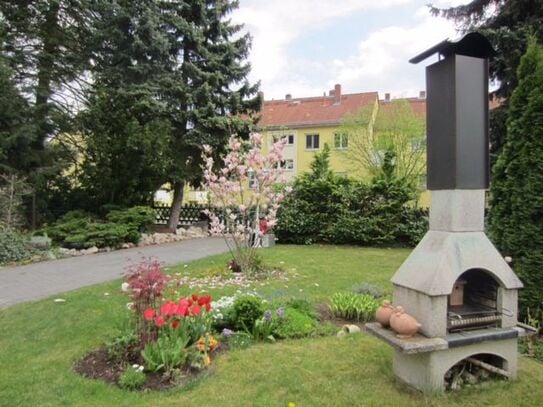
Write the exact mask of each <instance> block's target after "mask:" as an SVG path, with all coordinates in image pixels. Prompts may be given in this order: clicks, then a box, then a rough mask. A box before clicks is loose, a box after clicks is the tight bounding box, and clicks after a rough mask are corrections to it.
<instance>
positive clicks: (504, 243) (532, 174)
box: [488, 38, 543, 313]
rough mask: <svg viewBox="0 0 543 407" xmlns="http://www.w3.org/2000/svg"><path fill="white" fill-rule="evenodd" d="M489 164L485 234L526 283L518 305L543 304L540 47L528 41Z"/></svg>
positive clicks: (538, 306)
mask: <svg viewBox="0 0 543 407" xmlns="http://www.w3.org/2000/svg"><path fill="white" fill-rule="evenodd" d="M517 79H518V86H517V88H516V89H515V91H514V92H513V94H512V96H511V104H510V110H509V117H508V120H507V135H506V140H505V144H504V147H503V152H502V154H501V156H500V157H499V159H498V161H497V163H496V165H495V166H494V168H493V173H494V177H493V180H492V184H491V200H490V205H491V206H490V213H489V225H488V229H489V234H490V237H491V238H492V240H493V241H494V243H495V244H496V245H497V246H498V248H499V249H500V250H501V251H502V253H503V254H504V255H509V256H511V257H512V258H513V268H514V270H515V272H516V273H517V274H518V275H519V277H520V279H521V280H522V282H523V283H524V286H525V287H524V289H523V290H522V291H521V296H520V305H521V309H522V311H523V312H524V313H525V312H526V311H527V309H528V308H530V309H532V310H534V309H541V308H543V291H542V287H543V233H542V232H543V160H542V157H543V48H542V47H541V46H540V45H538V44H537V41H536V39H535V38H531V39H530V40H529V45H528V48H527V51H526V53H525V55H524V56H523V57H522V59H521V61H520V65H519V69H518V72H517Z"/></svg>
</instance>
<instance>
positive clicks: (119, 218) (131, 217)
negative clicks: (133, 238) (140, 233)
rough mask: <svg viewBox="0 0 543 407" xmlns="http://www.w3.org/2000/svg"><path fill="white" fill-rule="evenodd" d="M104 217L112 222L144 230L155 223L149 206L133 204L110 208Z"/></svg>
mask: <svg viewBox="0 0 543 407" xmlns="http://www.w3.org/2000/svg"><path fill="white" fill-rule="evenodd" d="M106 219H107V220H108V221H109V222H112V223H117V224H122V225H126V226H129V227H132V228H136V229H138V230H144V229H147V228H148V227H149V226H151V225H152V224H154V223H155V211H154V210H153V208H151V207H149V206H135V207H133V208H128V209H117V210H112V211H110V212H109V213H108V214H107V215H106Z"/></svg>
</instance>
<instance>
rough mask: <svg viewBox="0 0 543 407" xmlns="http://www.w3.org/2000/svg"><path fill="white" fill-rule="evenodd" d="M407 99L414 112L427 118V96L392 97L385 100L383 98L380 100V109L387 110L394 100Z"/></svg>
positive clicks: (420, 116)
mask: <svg viewBox="0 0 543 407" xmlns="http://www.w3.org/2000/svg"><path fill="white" fill-rule="evenodd" d="M399 100H405V101H406V102H407V103H409V105H410V106H411V109H413V113H415V115H416V116H418V117H419V118H422V119H424V118H426V98H402V99H392V100H391V101H385V100H383V99H380V100H379V110H380V111H381V110H384V111H386V110H387V108H388V106H390V104H391V103H393V102H394V101H399Z"/></svg>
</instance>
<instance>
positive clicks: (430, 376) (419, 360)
mask: <svg viewBox="0 0 543 407" xmlns="http://www.w3.org/2000/svg"><path fill="white" fill-rule="evenodd" d="M480 354H485V355H494V356H498V357H499V358H500V360H501V363H500V365H498V366H496V367H499V368H501V369H503V370H506V371H507V372H509V374H510V378H511V379H514V378H516V375H517V338H512V339H504V340H493V341H488V342H487V341H485V342H481V343H473V344H471V345H466V346H461V347H457V348H449V349H446V350H440V351H434V352H425V353H411V354H408V353H404V352H403V351H402V350H401V349H398V348H396V349H395V352H394V361H393V367H394V373H395V374H396V376H397V377H398V378H399V379H400V380H401V381H403V382H405V383H406V384H408V385H409V386H411V387H414V388H415V389H418V390H420V391H422V392H424V393H434V392H442V391H444V390H445V373H447V371H448V370H449V369H450V368H451V367H453V366H454V365H455V364H456V363H458V362H460V361H461V360H463V359H466V358H468V357H471V356H476V355H480Z"/></svg>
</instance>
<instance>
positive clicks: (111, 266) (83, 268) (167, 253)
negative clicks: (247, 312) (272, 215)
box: [0, 238, 228, 309]
mask: <svg viewBox="0 0 543 407" xmlns="http://www.w3.org/2000/svg"><path fill="white" fill-rule="evenodd" d="M227 250H228V248H227V247H226V243H225V242H224V240H223V239H221V238H205V239H193V240H184V241H181V242H175V243H168V244H163V245H156V246H145V247H135V248H132V249H126V250H117V251H113V252H109V253H98V254H93V255H89V256H81V257H71V258H66V259H61V260H52V261H45V262H40V263H34V264H29V265H26V266H17V267H4V268H0V309H1V308H6V307H9V306H10V305H13V304H17V303H21V302H26V301H34V300H39V299H42V298H47V297H49V296H52V295H56V294H60V293H63V292H66V291H70V290H74V289H77V288H81V287H85V286H89V285H93V284H98V283H103V282H105V281H110V280H115V279H118V278H120V277H122V276H123V275H124V273H125V268H126V266H127V265H128V264H129V263H130V261H133V262H135V261H138V260H139V259H140V258H142V257H154V258H157V259H158V260H159V261H160V262H162V263H164V264H165V265H172V264H177V263H181V262H188V261H192V260H197V259H200V258H203V257H207V256H210V255H213V254H219V253H224V252H226V251H227Z"/></svg>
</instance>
